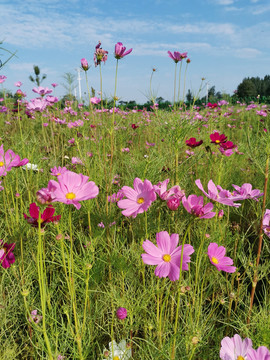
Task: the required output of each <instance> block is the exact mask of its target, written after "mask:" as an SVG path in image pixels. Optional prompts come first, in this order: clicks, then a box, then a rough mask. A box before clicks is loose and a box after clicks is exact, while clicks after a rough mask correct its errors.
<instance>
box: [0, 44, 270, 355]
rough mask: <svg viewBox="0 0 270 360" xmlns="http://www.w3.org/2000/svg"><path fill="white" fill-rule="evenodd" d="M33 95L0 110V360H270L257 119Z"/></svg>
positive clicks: (264, 174)
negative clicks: (124, 107)
mask: <svg viewBox="0 0 270 360" xmlns="http://www.w3.org/2000/svg"><path fill="white" fill-rule="evenodd" d="M116 52H117V49H116ZM119 54H120V53H119ZM105 55H106V54H105ZM122 55H123V53H122V54H121V56H122ZM103 56H104V54H103ZM119 56H120V55H119ZM121 56H120V57H119V58H118V59H117V57H116V59H117V64H118V60H119V59H121ZM82 68H83V69H84V70H85V69H86V68H87V66H86V63H85V62H83V61H82ZM87 70H88V69H87ZM87 70H85V71H87ZM35 89H36V90H35V92H36V93H37V98H36V99H35V100H33V101H32V102H28V103H26V102H24V100H23V97H19V99H18V101H17V103H16V104H15V107H14V104H13V103H12V102H11V101H9V99H8V98H6V97H4V98H2V99H1V103H0V104H1V106H0V123H1V129H2V131H1V147H0V176H1V191H0V201H1V204H2V206H1V209H0V212H1V218H0V219H1V227H0V233H1V235H0V238H1V239H2V241H1V246H0V262H1V265H2V266H1V268H0V274H1V280H0V291H1V297H0V329H1V330H0V344H1V356H0V358H1V359H2V360H14V359H50V360H52V359H57V360H61V359H89V360H92V359H112V360H127V359H138V360H139V359H142V360H150V359H151V360H152V359H155V360H157V359H160V360H162V359H164V360H165V359H168V360H170V359H172V360H173V359H181V360H185V359H187V360H192V359H193V360H210V359H211V360H214V359H220V358H221V359H224V360H226V359H227V360H230V359H231V360H269V359H270V353H269V350H267V348H268V349H270V316H269V312H270V302H269V298H270V286H269V285H270V284H269V274H270V262H269V259H270V247H269V237H270V224H269V223H270V210H268V209H270V201H269V196H268V193H267V191H268V187H269V185H268V173H269V157H270V135H269V134H270V133H269V132H270V126H269V106H267V105H263V104H259V103H255V102H253V103H248V104H245V103H238V104H237V105H234V106H233V105H230V104H229V103H228V102H227V101H221V102H220V103H219V104H206V105H205V106H202V107H197V106H195V105H194V106H191V107H189V108H186V107H185V106H184V103H182V104H181V103H180V104H179V103H178V104H177V105H176V102H175V104H174V106H172V107H171V110H169V111H163V110H159V109H158V106H156V105H155V104H154V102H153V107H152V110H151V111H147V110H137V109H136V108H135V109H130V110H122V109H121V108H119V107H117V106H116V105H117V98H116V90H115V97H114V102H115V106H114V107H113V108H111V109H105V108H103V102H102V101H101V99H97V98H90V95H89V98H90V106H87V105H83V104H78V102H68V101H67V102H66V104H65V107H64V108H62V109H61V107H60V106H59V103H58V101H57V99H56V98H54V96H53V91H51V90H53V89H50V90H49V89H48V88H45V87H37V88H35ZM30 96H31V95H30ZM176 97H177V96H176ZM46 99H47V100H46ZM240 337H241V338H240Z"/></svg>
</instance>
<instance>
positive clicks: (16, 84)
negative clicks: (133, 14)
mask: <svg viewBox="0 0 270 360" xmlns="http://www.w3.org/2000/svg"><path fill="white" fill-rule="evenodd" d="M14 85H15V86H16V87H21V86H22V82H20V81H17V82H15V84H14Z"/></svg>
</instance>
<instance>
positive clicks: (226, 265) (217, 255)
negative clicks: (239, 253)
mask: <svg viewBox="0 0 270 360" xmlns="http://www.w3.org/2000/svg"><path fill="white" fill-rule="evenodd" d="M225 254H226V249H225V247H224V246H218V244H217V243H210V244H209V246H208V251H207V255H208V257H209V260H210V262H211V264H213V265H214V266H215V267H216V268H217V269H218V271H221V270H222V271H225V272H228V273H234V272H235V271H236V267H235V266H231V265H233V260H232V259H231V258H229V257H227V256H225Z"/></svg>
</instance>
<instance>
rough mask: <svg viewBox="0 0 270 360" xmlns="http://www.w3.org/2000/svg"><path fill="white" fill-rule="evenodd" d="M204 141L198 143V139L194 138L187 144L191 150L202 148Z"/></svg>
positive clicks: (187, 141)
mask: <svg viewBox="0 0 270 360" xmlns="http://www.w3.org/2000/svg"><path fill="white" fill-rule="evenodd" d="M202 143H203V141H202V140H200V141H196V138H194V137H192V138H190V139H188V140H186V144H187V146H189V147H191V148H195V147H197V146H200V145H202Z"/></svg>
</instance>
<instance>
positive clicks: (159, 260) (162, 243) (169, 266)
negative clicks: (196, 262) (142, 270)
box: [141, 231, 194, 281]
mask: <svg viewBox="0 0 270 360" xmlns="http://www.w3.org/2000/svg"><path fill="white" fill-rule="evenodd" d="M156 241H157V246H156V245H154V244H153V243H152V242H151V241H149V240H145V241H144V242H143V244H142V247H143V249H144V251H145V252H146V254H142V255H141V256H142V260H143V262H144V263H145V264H148V265H157V267H156V269H155V275H156V276H158V277H160V278H163V277H167V276H168V277H169V279H170V280H171V281H175V280H178V279H179V274H180V265H181V252H182V248H183V247H182V245H181V246H177V245H178V242H179V235H178V234H172V235H171V236H170V235H169V234H168V232H167V231H161V232H159V233H157V234H156ZM193 252H194V249H193V247H192V246H191V245H189V244H185V245H184V253H183V262H182V270H188V263H189V262H190V256H189V255H191V254H192V253H193Z"/></svg>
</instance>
